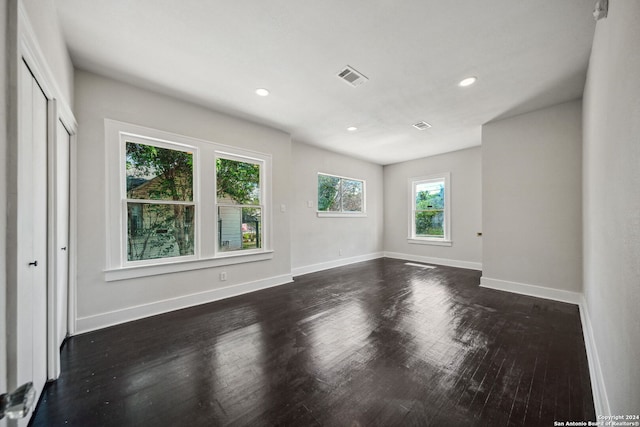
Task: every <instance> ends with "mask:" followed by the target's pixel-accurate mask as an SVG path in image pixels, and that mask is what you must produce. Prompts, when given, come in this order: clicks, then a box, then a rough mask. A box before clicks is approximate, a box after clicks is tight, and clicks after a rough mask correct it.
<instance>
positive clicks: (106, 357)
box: [32, 258, 595, 426]
mask: <svg viewBox="0 0 640 427" xmlns="http://www.w3.org/2000/svg"><path fill="white" fill-rule="evenodd" d="M479 279H480V272H478V271H473V270H464V269H458V268H450V267H440V266H439V267H437V268H435V269H424V268H420V267H415V266H408V265H405V263H404V261H401V260H394V259H386V258H384V259H378V260H374V261H368V262H363V263H359V264H354V265H350V266H346V267H341V268H336V269H332V270H327V271H323V272H319V273H314V274H308V275H304V276H300V277H296V279H295V283H292V284H289V285H284V286H279V287H276V288H271V289H267V290H264V291H260V292H255V293H252V294H248V295H243V296H239V297H235V298H230V299H227V300H223V301H218V302H215V303H210V304H206V305H201V306H198V307H194V308H189V309H185V310H180V311H176V312H172V313H168V314H164V315H160V316H155V317H151V318H147V319H143V320H139V321H136V322H131V323H127V324H124V325H120V326H115V327H111V328H108V329H103V330H100V331H97V332H92V333H87V334H84V335H80V336H76V337H73V338H70V339H69V340H68V342H67V344H66V345H65V347H64V348H63V351H62V375H61V377H60V379H59V380H58V381H56V382H55V383H51V384H49V385H48V386H47V388H46V390H45V393H44V394H43V398H42V399H41V401H40V403H39V406H38V408H37V410H36V412H35V415H34V417H33V419H32V425H34V426H51V425H53V426H64V425H68V426H214V425H239V426H240V425H249V426H263V425H283V426H289V425H290V426H314V425H325V426H413V425H415V426H428V425H432V426H511V425H514V426H519V425H526V426H552V425H553V421H554V420H559V421H568V420H594V418H595V413H594V407H593V400H592V397H591V396H592V395H591V385H590V380H589V373H588V367H587V358H586V353H585V346H584V341H583V338H582V331H581V325H580V316H579V313H578V307H577V306H575V305H571V304H564V303H559V302H553V301H548V300H543V299H537V298H532V297H526V296H520V295H515V294H510V293H505V292H500V291H494V290H489V289H483V288H480V287H479Z"/></svg>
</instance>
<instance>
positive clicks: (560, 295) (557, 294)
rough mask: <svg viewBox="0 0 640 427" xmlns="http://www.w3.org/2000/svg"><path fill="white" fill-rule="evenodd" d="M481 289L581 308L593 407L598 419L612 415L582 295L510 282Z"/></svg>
mask: <svg viewBox="0 0 640 427" xmlns="http://www.w3.org/2000/svg"><path fill="white" fill-rule="evenodd" d="M480 286H481V287H483V288H489V289H497V290H500V291H506V292H513V293H516V294H522V295H529V296H533V297H538V298H545V299H550V300H554V301H560V302H567V303H571V304H576V305H578V308H579V310H580V323H582V335H583V338H584V346H585V349H586V351H587V362H588V364H589V377H590V378H591V390H592V393H593V405H594V407H595V410H596V415H597V416H600V415H611V407H610V406H609V399H608V397H607V392H606V389H605V385H604V377H603V375H602V370H601V368H600V358H599V357H598V350H597V346H596V341H595V338H594V335H593V329H592V327H591V318H590V316H589V310H588V309H587V304H586V301H585V299H584V295H583V294H582V293H578V292H570V291H563V290H559V289H552V288H547V287H543V286H535V285H528V284H525V283H517V282H508V281H506V280H498V279H491V278H488V277H482V278H480Z"/></svg>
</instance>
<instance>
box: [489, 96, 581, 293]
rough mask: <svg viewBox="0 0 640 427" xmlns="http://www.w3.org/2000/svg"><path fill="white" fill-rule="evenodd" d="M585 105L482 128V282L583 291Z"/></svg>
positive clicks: (574, 104) (555, 108) (563, 106)
mask: <svg viewBox="0 0 640 427" xmlns="http://www.w3.org/2000/svg"><path fill="white" fill-rule="evenodd" d="M581 143H582V131H581V103H580V101H579V100H578V101H572V102H568V103H563V104H560V105H556V106H552V107H548V108H544V109H541V110H537V111H533V112H531V113H527V114H522V115H519V116H515V117H511V118H507V119H504V120H499V121H496V122H491V123H488V124H486V125H484V126H483V128H482V218H483V226H482V227H483V233H484V235H483V248H482V253H483V263H482V267H483V272H482V274H483V284H485V283H486V282H487V281H488V280H494V281H495V280H498V281H504V282H510V283H516V284H524V285H534V286H541V287H545V288H552V289H556V290H562V291H570V292H580V291H581V289H582V249H581V248H582V238H581V234H582V233H581V232H582V228H581V227H582V196H581V194H582V179H581V158H582V148H581Z"/></svg>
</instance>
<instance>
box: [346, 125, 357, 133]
mask: <svg viewBox="0 0 640 427" xmlns="http://www.w3.org/2000/svg"><path fill="white" fill-rule="evenodd" d="M347 130H348V131H349V132H355V131H357V130H358V128H357V127H355V126H349V127H348V128H347Z"/></svg>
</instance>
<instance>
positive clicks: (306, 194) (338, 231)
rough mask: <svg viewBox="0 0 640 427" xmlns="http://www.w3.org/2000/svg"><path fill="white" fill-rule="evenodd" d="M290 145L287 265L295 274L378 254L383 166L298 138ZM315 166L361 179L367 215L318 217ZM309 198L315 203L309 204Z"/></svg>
mask: <svg viewBox="0 0 640 427" xmlns="http://www.w3.org/2000/svg"><path fill="white" fill-rule="evenodd" d="M291 151H292V163H293V164H292V185H293V196H292V201H291V239H292V240H291V265H292V269H293V272H294V274H300V273H302V272H309V271H312V270H318V269H321V268H327V267H331V266H336V265H340V264H341V263H345V262H348V261H350V260H351V261H354V260H357V259H360V258H366V257H368V256H376V255H377V256H379V255H381V253H382V216H383V205H382V196H383V194H382V166H380V165H376V164H373V163H369V162H366V161H362V160H357V159H354V158H352V157H347V156H344V155H341V154H336V153H333V152H330V151H326V150H323V149H320V148H317V147H313V146H310V145H306V144H302V143H298V142H294V143H293V145H292V150H291ZM318 172H324V173H328V174H333V175H340V176H346V177H349V178H358V179H363V180H365V181H366V204H367V207H366V210H367V217H366V218H319V217H318V216H317V214H316V212H317V208H318V207H317V202H318ZM308 201H311V202H312V203H313V207H311V208H309V207H308V206H307V202H308ZM340 250H342V255H340ZM354 258H355V259H354ZM318 264H320V265H318Z"/></svg>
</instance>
